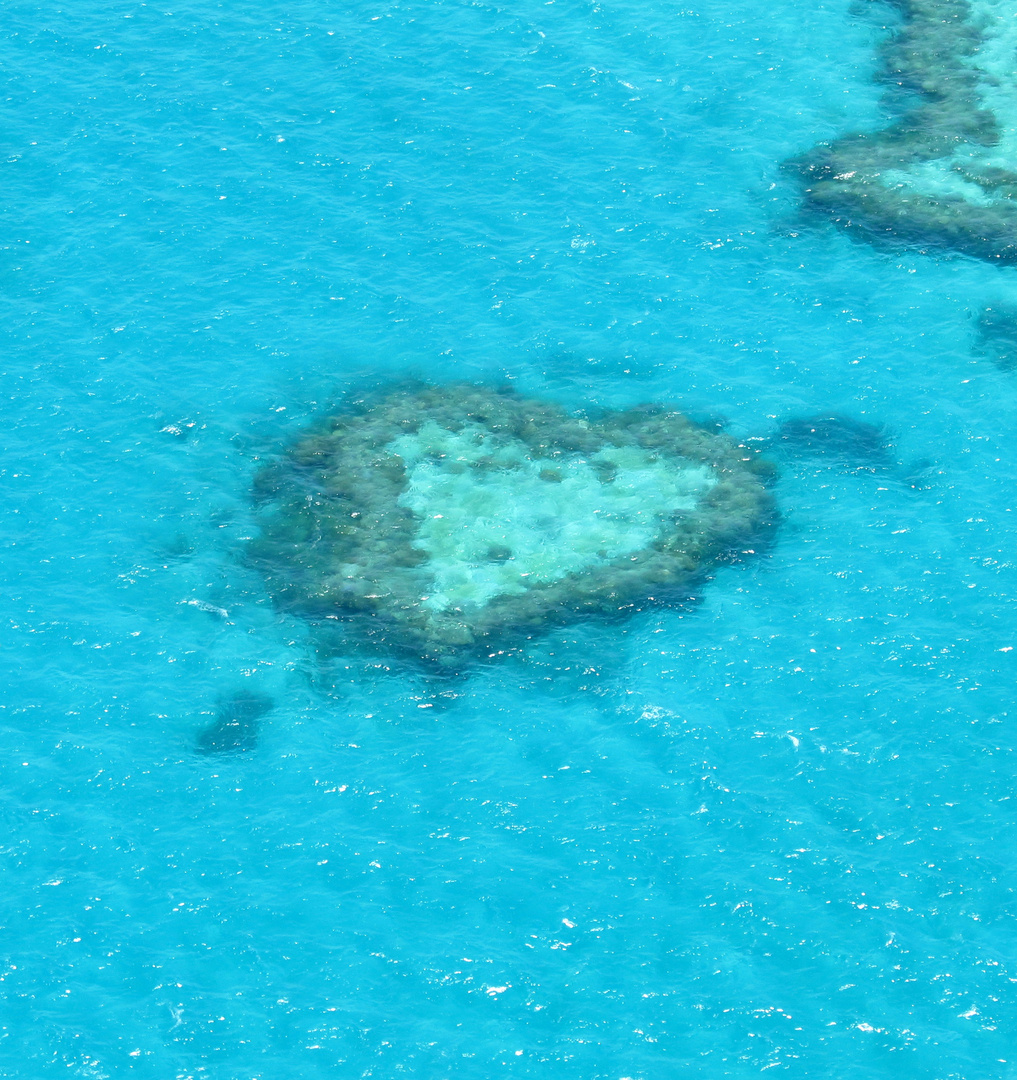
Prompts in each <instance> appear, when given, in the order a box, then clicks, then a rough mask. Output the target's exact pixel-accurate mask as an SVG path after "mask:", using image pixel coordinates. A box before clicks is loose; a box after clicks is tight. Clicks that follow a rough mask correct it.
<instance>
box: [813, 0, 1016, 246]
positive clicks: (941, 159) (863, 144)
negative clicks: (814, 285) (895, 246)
mask: <svg viewBox="0 0 1017 1080" xmlns="http://www.w3.org/2000/svg"><path fill="white" fill-rule="evenodd" d="M897 6H898V7H899V8H900V10H901V12H902V14H903V17H904V22H903V25H902V26H901V28H900V30H899V31H898V33H897V34H896V35H895V36H894V37H893V38H892V39H891V40H890V41H889V42H888V44H887V45H886V46H885V48H884V50H883V73H882V78H883V80H884V81H885V82H886V83H887V84H889V85H890V86H891V87H893V88H895V90H896V91H897V92H898V93H900V94H901V100H902V103H904V107H903V108H902V109H901V115H900V119H899V120H898V121H897V122H896V123H895V124H893V125H892V126H891V127H889V128H886V129H884V130H882V131H876V132H865V133H856V134H852V135H848V136H845V137H844V138H842V139H838V140H837V141H836V142H834V143H831V144H828V145H823V146H820V147H817V148H816V149H815V150H813V151H811V152H809V153H808V154H806V155H804V156H803V157H802V158H800V159H798V160H797V161H795V162H793V163H792V164H793V165H794V166H795V167H797V168H798V169H799V170H801V171H802V173H803V174H804V177H805V179H806V183H807V185H808V186H807V195H808V198H809V200H810V202H811V203H812V205H813V206H816V207H818V208H820V209H822V210H824V211H826V212H828V213H830V214H832V215H833V216H834V218H835V219H836V220H837V221H838V222H840V223H841V224H842V225H844V226H846V227H849V228H853V229H858V228H860V229H864V230H866V231H867V232H868V233H869V235H870V236H876V237H878V236H888V237H894V238H897V239H901V240H904V241H907V242H916V243H920V244H930V245H938V246H944V247H951V248H955V249H957V250H959V251H963V252H967V253H968V254H971V255H977V256H980V257H982V258H986V259H991V260H994V261H997V260H1005V261H1013V260H1015V259H1017V64H1015V63H1014V62H1013V56H1014V53H1015V52H1017V19H1015V18H1014V14H1013V9H1012V7H1010V6H1008V5H1007V4H1004V3H1003V2H1002V0H898V4H897Z"/></svg>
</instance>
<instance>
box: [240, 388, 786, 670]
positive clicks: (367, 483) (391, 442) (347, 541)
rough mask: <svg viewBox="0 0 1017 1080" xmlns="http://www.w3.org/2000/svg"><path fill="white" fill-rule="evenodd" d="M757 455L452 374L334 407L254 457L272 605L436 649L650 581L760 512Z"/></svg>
mask: <svg viewBox="0 0 1017 1080" xmlns="http://www.w3.org/2000/svg"><path fill="white" fill-rule="evenodd" d="M760 472H761V470H760V468H759V467H758V465H757V464H756V462H755V460H754V455H753V454H752V453H751V452H749V451H748V450H747V449H746V448H745V447H744V446H740V445H738V444H737V443H735V442H734V441H733V440H731V439H729V438H727V437H726V436H723V435H718V434H716V433H715V432H712V431H707V430H706V429H704V428H702V427H699V426H697V425H696V424H694V423H692V422H691V421H690V420H688V419H687V418H686V417H684V416H682V415H681V414H680V413H675V412H666V411H663V410H660V409H657V408H653V407H642V408H638V409H631V410H628V411H625V412H607V413H604V414H603V415H600V416H598V417H597V418H596V419H588V418H584V417H576V416H570V415H568V414H567V413H566V412H565V411H564V410H563V409H561V408H560V407H559V406H558V405H556V404H554V403H552V402H547V401H536V400H533V399H528V398H522V397H519V396H517V395H516V394H515V393H513V392H511V391H499V390H490V389H487V388H484V387H477V386H473V385H467V384H462V383H455V384H450V385H444V386H434V387H431V386H428V387H420V386H414V387H412V388H405V387H403V388H399V389H396V390H393V391H390V392H389V393H386V394H384V395H382V396H379V397H377V398H374V399H372V400H370V401H364V402H359V403H358V407H357V410H356V411H352V412H349V413H345V414H343V415H339V416H334V417H331V418H329V419H328V420H327V421H326V422H325V424H324V425H321V426H319V427H318V428H317V429H315V430H313V431H311V432H310V433H309V434H307V435H306V436H304V437H303V438H302V439H301V440H300V441H299V442H298V443H297V444H296V445H295V446H294V447H292V449H290V451H289V452H288V453H287V455H286V457H285V459H284V460H283V461H282V462H280V463H279V464H277V465H275V466H272V467H270V468H268V469H266V470H264V471H263V472H262V474H261V475H260V476H259V477H258V479H257V481H256V492H257V493H258V494H259V495H260V496H261V500H262V529H261V535H260V537H259V538H258V539H257V540H256V541H254V542H253V544H252V546H251V550H250V554H251V557H252V559H253V561H255V562H256V563H257V564H258V565H259V566H260V567H261V568H262V569H263V571H264V572H265V574H266V576H267V579H268V582H269V588H270V590H271V592H272V593H273V595H274V597H275V599H276V601H277V603H279V605H280V606H282V607H284V608H287V609H290V610H296V611H299V612H301V613H303V614H305V615H308V616H310V617H312V618H319V619H320V618H323V617H329V616H331V617H337V616H344V617H345V616H350V615H353V614H355V613H360V614H361V615H363V616H367V617H368V619H367V622H366V623H365V624H362V630H363V631H364V632H367V633H370V634H371V636H372V637H374V636H376V633H380V634H381V635H383V639H384V641H385V643H386V644H388V645H398V646H404V647H409V648H411V649H413V650H414V651H415V652H417V653H418V654H421V655H423V656H427V657H432V658H441V657H442V656H444V655H450V654H455V653H456V652H458V651H459V650H461V649H463V648H470V647H475V646H478V645H490V644H491V639H492V638H494V637H499V636H502V635H504V634H505V633H507V632H513V633H518V632H520V631H523V632H525V631H528V630H529V631H532V630H534V629H538V628H540V627H546V626H547V625H549V624H554V623H561V622H564V621H567V620H568V619H570V618H574V617H576V616H581V615H584V614H588V613H593V612H605V613H623V612H625V611H626V610H631V609H632V608H633V607H634V606H637V605H639V604H640V603H641V602H643V601H647V600H651V601H652V600H654V599H657V600H660V599H664V598H665V597H666V595H667V594H668V593H670V592H672V591H673V590H674V589H675V588H676V587H679V588H680V587H682V586H685V585H687V584H688V583H689V582H690V580H691V579H692V578H693V577H695V576H696V575H697V574H699V573H701V572H702V571H703V569H704V568H705V567H707V566H708V565H709V564H710V563H711V562H712V561H714V560H715V559H716V558H717V557H718V556H720V555H722V554H724V553H725V552H727V551H729V550H730V549H731V548H732V547H733V546H735V545H738V544H739V543H742V544H744V542H745V541H746V540H748V539H749V538H750V537H751V536H753V535H755V534H756V533H758V532H759V531H760V529H761V528H762V527H764V526H765V525H767V524H768V522H769V520H770V519H771V517H772V514H771V500H770V497H769V494H768V492H767V490H766V488H765V486H764V483H763V479H762V477H761V475H760Z"/></svg>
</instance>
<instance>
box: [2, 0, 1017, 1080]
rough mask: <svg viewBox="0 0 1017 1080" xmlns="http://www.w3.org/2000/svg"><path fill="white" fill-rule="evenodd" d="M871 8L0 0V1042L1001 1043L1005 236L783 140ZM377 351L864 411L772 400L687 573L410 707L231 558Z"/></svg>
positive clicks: (862, 114) (405, 359)
mask: <svg viewBox="0 0 1017 1080" xmlns="http://www.w3.org/2000/svg"><path fill="white" fill-rule="evenodd" d="M683 2H685V3H689V2H691V0H683ZM895 18H896V16H895V15H894V13H893V11H892V10H891V9H889V8H887V7H883V6H881V5H879V4H875V3H873V4H866V5H861V4H858V3H852V2H849V0H825V2H820V3H816V4H803V3H790V2H787V0H775V2H773V3H768V4H760V3H758V0H757V2H753V3H748V2H746V0H727V2H725V3H721V2H720V0H703V2H701V3H700V2H699V0H696V4H695V6H694V7H682V6H678V5H677V4H673V3H670V2H663V0H658V2H653V3H650V2H648V0H604V2H603V3H591V2H579V0H553V2H548V3H545V2H543V0H517V2H516V3H513V4H504V5H502V4H497V3H487V2H481V0H474V2H469V0H404V2H402V3H398V4H396V3H392V2H390V0H389V2H385V0H379V2H377V3H368V2H363V3H360V2H354V3H350V4H340V3H332V2H326V0H320V2H318V3H309V2H307V0H294V2H290V3H287V4H280V3H278V2H273V0H269V2H267V3H263V4H260V5H249V4H240V3H237V2H234V0H224V2H222V3H215V2H213V0H203V2H195V0H182V2H179V3H177V2H175V0H160V2H158V3H147V4H145V3H138V2H135V0H118V2H115V3H114V2H112V0H91V2H89V3H85V2H83V0H71V2H69V3H66V4H63V5H62V6H50V5H47V6H37V5H35V4H32V3H22V2H12V3H8V4H6V5H4V8H3V20H2V23H3V25H2V28H0V37H2V41H3V54H2V55H3V60H4V63H3V75H2V77H3V81H4V94H3V102H4V104H3V126H2V132H3V143H4V146H3V155H2V157H0V161H2V170H3V171H2V188H0V192H2V194H0V213H2V218H0V221H2V229H0V248H2V263H0V278H2V289H0V313H2V318H0V334H2V338H3V352H2V364H0V370H2V372H3V379H2V389H3V395H2V412H0V430H2V445H3V454H2V460H0V483H2V500H0V512H2V514H3V533H2V543H3V558H2V561H0V615H2V621H0V627H2V629H0V634H2V640H0V648H2V653H3V657H4V660H3V670H4V677H3V679H2V687H0V724H2V747H3V753H2V756H0V760H2V774H0V790H2V803H0V805H2V810H3V832H2V837H0V850H2V876H0V995H2V1000H0V1076H2V1077H3V1078H5V1080H6V1078H19V1080H20V1078H26V1080H35V1078H49V1077H88V1078H105V1077H113V1078H115V1077H120V1076H127V1075H130V1076H137V1077H139V1078H151V1080H170V1078H172V1080H198V1078H203V1080H205V1078H207V1080H282V1078H285V1080H291V1078H301V1080H304V1078H307V1080H315V1078H325V1077H329V1078H331V1077H341V1078H359V1077H375V1078H382V1080H390V1078H399V1077H418V1078H422V1080H494V1078H497V1077H502V1076H505V1077H512V1076H515V1077H532V1078H535V1080H536V1078H539V1080H545V1078H546V1080H674V1078H679V1077H688V1078H690V1080H713V1078H720V1077H735V1078H743V1077H751V1076H756V1075H758V1074H760V1073H763V1072H768V1073H770V1074H771V1075H773V1076H777V1075H786V1076H790V1077H802V1078H805V1077H808V1078H836V1080H884V1078H891V1077H893V1078H896V1077H907V1078H908V1080H995V1078H1014V1077H1017V936H1015V932H1014V931H1015V921H1014V920H1015V915H1017V897H1015V892H1014V889H1015V886H1017V870H1015V859H1014V855H1015V851H1017V847H1015V844H1017V837H1015V830H1014V811H1015V808H1017V799H1015V780H1014V772H1015V754H1014V741H1015V740H1014V717H1013V716H1012V715H1011V714H1012V712H1013V701H1014V687H1015V674H1017V623H1015V610H1017V609H1015V607H1014V603H1015V600H1017V569H1015V565H1014V561H1013V558H1014V550H1015V543H1017V458H1015V454H1014V447H1015V446H1017V372H1015V371H1013V370H1007V367H1008V366H1012V365H1008V364H1005V363H1004V364H1002V365H1001V364H999V363H998V362H997V358H996V357H994V356H993V355H992V349H986V348H984V347H980V346H979V339H978V332H977V319H978V316H979V313H980V312H981V311H982V310H983V309H984V308H986V307H993V308H995V307H996V306H998V305H1000V304H1004V305H1005V304H1006V303H1007V302H1008V301H1009V302H1011V303H1012V302H1017V277H1015V275H1017V269H1015V268H1012V267H1011V268H1007V267H1000V266H995V265H990V264H988V263H984V262H979V261H976V260H973V259H970V258H966V257H961V256H955V255H951V254H950V253H949V252H935V251H929V252H922V251H917V250H910V251H909V250H901V249H894V248H892V247H883V248H880V247H875V246H871V245H868V244H864V243H859V242H858V241H856V240H854V239H851V238H850V237H848V236H846V235H845V234H843V233H842V232H840V231H838V230H837V229H836V227H835V226H833V225H831V224H830V223H829V222H827V221H825V220H823V219H820V218H816V217H814V216H811V215H810V214H809V213H807V212H806V211H804V210H803V208H802V204H801V198H800V190H799V187H798V181H797V180H796V178H795V176H794V174H793V173H791V172H789V171H788V170H787V169H786V168H785V167H783V166H782V163H783V162H786V161H787V160H788V159H789V158H792V157H794V156H795V155H796V154H800V153H802V152H804V151H806V150H808V149H809V148H810V147H812V146H814V145H815V144H816V143H817V142H819V141H822V140H825V139H834V138H837V137H839V136H841V135H843V134H844V133H845V132H848V131H852V130H872V129H874V128H878V127H880V126H884V125H885V124H886V123H887V122H888V119H889V113H888V112H887V111H886V108H885V106H884V105H883V104H881V88H880V86H879V85H877V83H876V82H875V81H874V78H873V76H874V73H875V72H876V70H877V53H876V50H877V48H878V45H879V42H880V41H882V40H883V39H884V38H885V36H886V34H887V33H888V32H890V29H891V28H892V26H893V25H894V21H895ZM997 351H998V350H997ZM405 376H414V377H422V378H425V379H428V378H430V379H437V380H444V379H450V378H457V379H466V380H476V381H481V382H493V383H506V382H508V383H511V384H512V385H514V386H515V387H516V388H517V389H518V390H520V392H523V393H527V394H534V395H537V396H546V397H550V398H553V399H555V400H557V401H560V402H562V403H563V404H565V405H566V406H568V407H569V408H580V407H583V406H590V405H592V406H599V407H612V408H616V407H623V406H626V405H631V404H634V403H638V402H644V401H656V402H661V403H664V404H666V405H671V406H675V407H677V408H680V409H682V410H684V411H687V412H688V413H690V414H691V415H693V416H696V417H699V418H703V419H707V418H709V419H715V420H717V421H723V422H725V423H726V425H727V430H728V431H729V432H730V433H732V434H734V435H735V436H737V437H740V438H749V437H755V438H759V439H766V438H768V437H770V436H772V435H773V434H774V433H775V432H776V430H777V428H778V425H779V424H780V423H782V422H784V421H786V420H788V419H792V418H795V417H803V416H805V417H808V416H813V415H817V414H822V415H834V414H839V415H843V416H847V417H850V418H852V419H853V420H857V421H860V422H864V423H868V424H872V425H876V426H885V428H886V429H887V431H888V432H889V433H890V436H891V437H892V442H893V446H892V448H891V449H890V450H889V451H888V453H887V460H885V461H882V460H880V461H875V462H874V461H873V460H872V459H870V458H867V457H866V456H865V455H859V456H858V457H857V459H853V458H851V455H850V454H848V455H846V456H845V455H830V454H823V453H817V452H815V451H810V450H809V449H808V448H807V447H801V446H799V447H797V448H795V447H794V446H790V445H789V446H787V447H785V448H783V449H779V450H778V451H776V452H775V454H774V458H773V459H774V461H775V462H776V463H777V465H778V467H779V478H778V479H777V481H776V483H775V485H774V489H773V490H774V497H775V499H776V501H777V503H778V505H779V507H780V512H781V524H780V528H779V531H778V533H777V535H776V538H775V540H774V541H773V543H772V544H771V545H770V546H769V547H768V548H767V549H766V550H760V551H759V552H758V553H757V555H756V556H755V557H747V558H746V559H745V560H744V561H742V562H739V563H734V564H732V565H725V566H723V567H721V568H720V569H718V571H717V572H716V573H715V575H714V576H713V577H712V580H709V581H706V582H704V583H703V585H702V588H701V589H700V590H699V591H698V593H697V597H698V600H697V602H695V603H689V604H686V605H685V606H684V607H681V608H660V609H657V610H653V611H650V612H644V613H642V614H639V615H637V616H634V617H633V618H632V619H630V620H629V621H625V622H616V623H607V622H589V623H583V624H580V625H576V626H573V627H569V628H567V629H565V630H558V631H555V632H553V633H550V634H548V635H547V636H546V637H541V638H535V639H534V640H533V641H532V642H531V643H530V644H529V646H528V647H527V649H526V650H525V653H524V655H522V656H520V657H516V658H509V659H503V660H501V661H500V662H499V661H498V659H497V658H495V659H492V660H491V661H490V662H489V663H488V664H480V663H478V664H477V666H476V667H475V669H474V670H473V672H472V673H471V675H470V677H469V678H466V679H462V680H459V681H458V682H456V683H454V684H453V685H452V687H451V688H450V689H447V691H446V692H445V694H444V696H442V697H441V698H440V700H438V701H436V700H435V697H434V694H433V693H432V688H431V687H430V686H429V684H428V682H427V680H426V678H425V677H424V675H423V674H422V673H421V670H420V669H419V668H418V667H414V666H410V665H407V663H406V662H405V661H403V660H400V659H399V654H398V652H397V651H396V650H393V653H392V655H391V656H390V657H389V656H386V655H384V654H383V653H382V654H377V653H375V654H371V655H364V654H360V653H357V652H355V651H351V653H350V655H348V656H340V657H329V658H325V657H323V656H322V655H320V654H319V651H318V650H317V649H316V645H315V641H314V637H313V634H312V632H311V631H310V630H309V628H308V626H307V625H306V624H304V623H303V622H301V620H300V619H298V618H294V617H289V616H285V615H281V614H279V613H277V612H276V611H275V610H274V609H273V606H272V603H271V601H270V599H269V598H268V596H267V594H266V593H265V589H264V585H263V582H262V581H261V579H260V578H259V576H258V575H257V573H255V572H254V571H253V570H252V569H251V568H250V567H249V566H248V565H247V564H246V563H245V561H244V558H243V551H244V546H245V544H246V543H247V541H248V539H249V538H250V537H251V536H252V535H254V532H255V530H256V524H255V517H254V513H253V510H252V504H251V497H250V490H251V481H252V477H253V476H254V475H255V473H256V472H257V470H258V469H259V468H260V467H262V465H264V464H265V463H266V462H270V461H272V460H274V458H275V457H276V456H278V455H279V453H280V452H281V451H282V449H283V448H284V447H285V446H287V445H288V444H289V443H291V442H292V440H293V439H294V438H295V437H296V436H297V434H298V433H299V432H300V431H301V430H302V429H303V428H304V427H305V426H306V425H307V424H308V423H310V422H312V421H313V420H315V419H316V418H318V417H321V416H322V415H324V414H327V411H328V409H329V408H330V407H333V406H335V404H336V403H337V402H341V401H342V400H343V398H344V396H345V395H348V394H349V393H350V392H351V391H353V390H355V389H356V388H357V387H361V386H363V385H365V384H366V383H370V382H371V381H372V380H373V381H374V382H379V381H380V382H384V380H386V379H388V378H392V379H398V378H403V377H405ZM760 445H761V444H760ZM243 692H250V693H255V694H259V695H265V696H266V697H267V698H269V699H270V700H271V701H272V703H273V704H274V708H273V709H272V711H271V712H270V713H268V714H267V715H266V716H265V717H264V719H263V723H262V728H261V732H260V738H259V740H258V745H257V748H256V749H254V750H252V751H250V752H248V753H243V754H235V755H217V754H200V753H196V746H198V744H199V740H200V738H201V733H202V732H203V731H206V730H207V729H208V726H209V724H210V723H213V722H214V720H215V717H216V715H217V710H218V709H219V708H220V707H221V705H222V702H223V701H226V700H228V699H229V698H230V697H231V696H233V695H236V694H238V693H243ZM773 1069H776V1070H777V1073H772V1072H771V1070H773Z"/></svg>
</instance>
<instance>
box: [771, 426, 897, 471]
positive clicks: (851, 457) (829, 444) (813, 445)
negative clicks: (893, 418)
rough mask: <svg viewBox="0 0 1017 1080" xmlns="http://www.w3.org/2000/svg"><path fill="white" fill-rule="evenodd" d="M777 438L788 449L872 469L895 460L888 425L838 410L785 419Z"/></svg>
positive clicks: (777, 442) (881, 467) (879, 467)
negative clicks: (856, 417) (871, 422)
mask: <svg viewBox="0 0 1017 1080" xmlns="http://www.w3.org/2000/svg"><path fill="white" fill-rule="evenodd" d="M773 441H774V444H775V445H778V446H785V447H786V448H788V449H794V450H800V451H807V452H809V453H813V454H821V455H824V456H828V457H831V458H837V459H838V460H840V461H843V462H845V463H847V464H849V465H857V466H862V467H864V468H869V469H885V468H889V467H890V466H891V465H892V464H893V462H892V460H891V457H890V454H889V450H890V447H891V446H892V443H891V441H890V437H889V434H888V432H887V430H886V428H885V427H881V426H879V425H877V424H869V423H867V422H866V421H864V420H856V419H854V418H853V417H850V416H841V415H840V414H836V413H835V414H832V415H831V414H827V415H820V416H803V417H794V418H792V419H790V420H785V421H784V423H783V424H781V425H780V428H779V429H778V430H777V436H776V438H775V439H774V440H773Z"/></svg>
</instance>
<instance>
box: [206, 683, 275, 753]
mask: <svg viewBox="0 0 1017 1080" xmlns="http://www.w3.org/2000/svg"><path fill="white" fill-rule="evenodd" d="M272 708H273V705H272V701H271V699H269V698H267V697H264V696H263V695H261V694H252V693H249V692H247V691H242V692H241V693H239V694H234V695H233V696H232V697H230V698H228V699H227V700H225V701H222V702H220V704H219V708H218V710H217V715H216V719H215V721H214V723H212V724H210V725H209V726H208V727H207V728H205V730H204V731H203V732H202V733H201V734H200V735H199V736H198V741H197V745H196V746H195V750H196V751H197V753H199V754H236V753H242V752H243V751H246V750H254V749H255V747H256V746H257V745H258V735H259V732H260V730H261V718H262V717H263V716H264V715H265V714H266V713H268V712H271V711H272Z"/></svg>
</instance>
